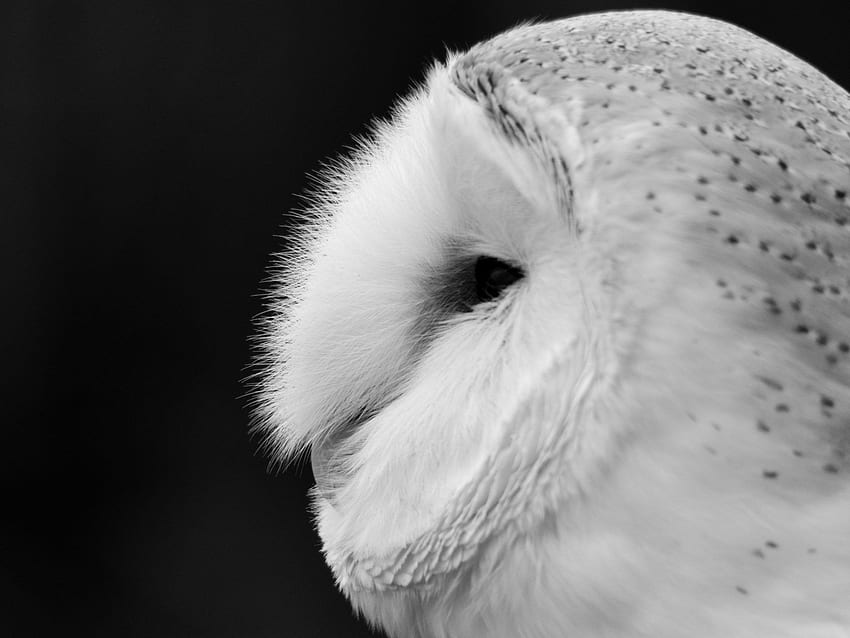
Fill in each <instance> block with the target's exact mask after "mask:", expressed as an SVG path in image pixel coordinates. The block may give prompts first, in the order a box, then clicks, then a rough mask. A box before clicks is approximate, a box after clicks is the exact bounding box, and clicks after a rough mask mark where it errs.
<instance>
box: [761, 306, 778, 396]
mask: <svg viewBox="0 0 850 638" xmlns="http://www.w3.org/2000/svg"><path fill="white" fill-rule="evenodd" d="M765 301H767V300H765ZM774 303H776V302H774ZM757 378H758V380H759V381H761V382H762V383H763V384H765V385H766V386H767V387H768V388H770V389H771V390H776V391H777V392H781V391H782V384H781V383H779V381H777V380H776V379H771V378H770V377H757Z"/></svg>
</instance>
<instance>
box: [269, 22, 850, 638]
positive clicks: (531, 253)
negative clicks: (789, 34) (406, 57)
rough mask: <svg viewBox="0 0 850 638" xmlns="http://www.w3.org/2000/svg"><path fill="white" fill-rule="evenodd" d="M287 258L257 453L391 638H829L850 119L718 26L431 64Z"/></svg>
mask: <svg viewBox="0 0 850 638" xmlns="http://www.w3.org/2000/svg"><path fill="white" fill-rule="evenodd" d="M331 173H332V174H330V175H328V176H327V179H326V183H325V184H324V186H323V188H322V189H321V192H320V193H319V194H318V195H317V196H316V197H315V198H314V201H313V204H312V206H311V208H310V210H309V211H308V213H307V214H306V215H305V220H304V223H303V224H302V226H301V228H300V229H299V230H298V231H297V232H296V234H295V236H294V238H293V239H292V240H291V242H290V244H289V246H288V247H287V250H286V252H285V253H284V254H283V255H282V257H281V259H280V267H279V269H278V271H277V284H275V289H274V291H273V293H272V299H271V302H270V306H269V312H268V313H267V315H266V317H265V319H264V323H263V327H262V330H263V343H264V345H263V349H262V354H261V357H260V364H261V365H262V366H263V374H262V377H263V380H262V383H261V386H262V387H261V391H260V402H261V404H262V408H261V415H260V420H261V424H260V426H259V427H261V428H262V430H263V432H264V433H265V436H266V440H267V444H268V447H269V450H270V453H271V454H272V455H273V456H274V458H275V459H278V460H281V461H286V460H291V459H293V458H298V457H299V456H300V455H305V454H307V453H309V458H310V461H311V464H312V468H313V473H314V475H315V480H316V485H315V488H314V489H313V493H312V497H313V509H314V511H313V514H314V516H315V520H316V525H317V529H318V533H319V536H320V537H321V541H322V546H323V552H324V556H325V559H326V561H327V563H328V565H329V566H330V569H331V571H332V572H333V577H334V578H335V581H336V583H337V585H338V587H339V589H340V590H341V591H342V592H343V594H344V595H345V596H346V597H347V598H348V599H349V601H350V602H351V605H352V606H353V608H354V610H356V612H357V613H358V614H360V615H362V616H364V617H365V618H366V619H367V620H368V621H369V622H370V623H371V624H372V625H373V626H376V627H380V628H381V629H382V630H383V631H385V632H386V633H387V635H389V636H391V637H409V638H450V637H451V638H465V637H479V636H487V637H494V638H502V637H504V638H508V637H510V638H518V637H519V638H544V637H545V638H548V637H559V638H560V637H563V636H605V637H611V638H614V637H623V638H625V637H629V638H634V637H637V636H647V637H652V638H667V637H669V638H673V637H681V636H689V637H710V636H711V637H715V636H716V637H724V638H729V637H740V638H754V637H758V636H770V637H771V638H783V637H805V638H827V637H830V638H838V637H840V636H844V637H846V636H850V389H848V384H850V226H848V220H850V197H848V193H850V96H848V93H847V92H846V91H844V90H843V89H842V88H840V87H839V86H837V85H836V84H834V83H833V82H832V81H830V80H829V79H828V78H826V77H825V76H824V75H823V74H821V73H820V72H818V71H817V70H816V69H814V68H812V67H811V66H809V65H808V64H806V63H804V62H802V61H801V60H799V59H798V58H796V57H794V56H793V55H791V54H789V53H788V52H786V51H784V50H782V49H780V48H778V47H776V46H774V45H772V44H770V43H768V42H765V41H764V40H762V39H760V38H758V37H756V36H755V35H753V34H751V33H749V32H747V31H744V30H742V29H740V28H737V27H735V26H732V25H729V24H726V23H723V22H720V21H717V20H714V19H709V18H705V17H698V16H694V15H688V14H681V13H672V12H664V11H634V12H615V13H601V14H591V15H583V16H579V17H574V18H569V19H564V20H560V21H555V22H550V23H543V24H526V25H523V26H520V27H518V28H515V29H513V30H510V31H508V32H506V33H503V34H501V35H498V36H496V37H494V38H493V39H491V40H489V41H486V42H484V43H482V44H479V45H477V46H475V47H473V48H472V49H470V50H469V51H467V52H465V53H460V54H449V55H448V59H447V60H446V61H445V63H438V64H435V65H434V66H433V67H432V68H431V70H430V72H429V73H428V74H427V79H426V81H425V82H424V83H423V85H422V86H420V87H419V88H418V89H416V90H415V91H414V92H413V93H412V95H411V96H410V97H408V98H407V99H405V100H404V101H403V102H401V104H400V105H399V106H398V107H397V108H396V109H395V111H394V114H393V117H392V118H391V120H390V121H389V122H384V123H381V124H379V125H377V127H376V130H375V133H374V135H373V137H372V138H371V140H370V141H367V142H364V143H363V144H362V145H361V147H360V148H359V150H358V151H357V152H356V153H355V154H354V155H353V156H352V157H350V158H348V159H345V160H341V161H340V162H339V163H338V164H337V165H336V167H335V169H334V170H332V171H331Z"/></svg>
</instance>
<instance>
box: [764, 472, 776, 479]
mask: <svg viewBox="0 0 850 638" xmlns="http://www.w3.org/2000/svg"><path fill="white" fill-rule="evenodd" d="M761 475H762V476H763V477H764V478H766V479H775V478H776V477H777V476H779V472H776V471H774V470H762V473H761Z"/></svg>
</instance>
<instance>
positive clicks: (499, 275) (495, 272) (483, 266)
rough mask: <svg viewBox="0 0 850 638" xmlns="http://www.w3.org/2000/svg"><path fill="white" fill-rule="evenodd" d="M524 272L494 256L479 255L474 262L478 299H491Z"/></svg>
mask: <svg viewBox="0 0 850 638" xmlns="http://www.w3.org/2000/svg"><path fill="white" fill-rule="evenodd" d="M524 275H525V273H523V272H522V270H520V269H519V268H517V267H516V266H511V265H510V264H507V263H505V262H503V261H501V260H500V259H496V258H495V257H479V258H478V260H477V261H476V262H475V294H476V295H477V296H478V301H491V300H493V299H495V298H496V297H498V296H499V295H501V294H502V292H503V291H504V290H505V288H507V287H508V286H510V285H511V284H512V283H514V282H515V281H517V280H518V279H522V278H523V276H524Z"/></svg>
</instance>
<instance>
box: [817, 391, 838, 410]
mask: <svg viewBox="0 0 850 638" xmlns="http://www.w3.org/2000/svg"><path fill="white" fill-rule="evenodd" d="M820 404H821V405H822V406H823V407H825V408H832V407H835V401H834V400H833V399H832V397H828V396H826V395H825V394H822V395H821V397H820Z"/></svg>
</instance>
